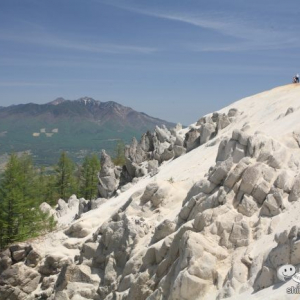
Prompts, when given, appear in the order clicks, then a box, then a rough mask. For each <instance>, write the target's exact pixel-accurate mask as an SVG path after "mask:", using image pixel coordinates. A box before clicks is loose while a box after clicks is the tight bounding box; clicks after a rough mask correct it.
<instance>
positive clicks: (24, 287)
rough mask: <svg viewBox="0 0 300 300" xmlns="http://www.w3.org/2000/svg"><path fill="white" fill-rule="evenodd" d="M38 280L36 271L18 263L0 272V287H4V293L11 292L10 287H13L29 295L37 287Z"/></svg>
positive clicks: (38, 276) (38, 275)
mask: <svg viewBox="0 0 300 300" xmlns="http://www.w3.org/2000/svg"><path fill="white" fill-rule="evenodd" d="M40 278H41V275H40V274H39V273H38V272H37V271H36V270H34V269H32V268H29V267H27V266H26V265H25V264H24V263H22V262H20V263H16V264H14V265H12V266H11V267H10V268H8V269H6V270H5V271H4V272H2V274H1V275H0V285H1V286H2V287H3V286H4V292H5V291H7V290H11V287H13V288H18V289H19V290H20V291H21V292H23V293H25V294H30V293H31V292H33V291H34V290H35V289H36V288H37V287H38V284H39V281H40ZM21 294H22V293H21ZM0 299H1V296H0ZM17 299H22V298H17Z"/></svg>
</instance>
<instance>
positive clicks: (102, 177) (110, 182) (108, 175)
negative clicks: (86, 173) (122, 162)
mask: <svg viewBox="0 0 300 300" xmlns="http://www.w3.org/2000/svg"><path fill="white" fill-rule="evenodd" d="M120 173H121V170H120V169H119V168H118V167H116V166H115V165H114V163H113V162H112V160H111V158H110V156H109V155H108V154H106V152H105V150H102V152H101V170H100V173H99V185H98V190H99V196H100V197H102V198H110V197H111V196H112V195H113V194H114V193H115V191H116V190H117V188H118V186H119V181H120Z"/></svg>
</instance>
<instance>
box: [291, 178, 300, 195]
mask: <svg viewBox="0 0 300 300" xmlns="http://www.w3.org/2000/svg"><path fill="white" fill-rule="evenodd" d="M299 198H300V175H298V176H297V177H296V179H295V181H294V184H293V187H292V189H291V193H290V195H289V201H297V200H298V199H299Z"/></svg>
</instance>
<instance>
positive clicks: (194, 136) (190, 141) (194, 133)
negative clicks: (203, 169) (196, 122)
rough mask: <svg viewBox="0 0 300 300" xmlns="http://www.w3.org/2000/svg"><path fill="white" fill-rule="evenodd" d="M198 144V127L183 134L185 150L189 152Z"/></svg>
mask: <svg viewBox="0 0 300 300" xmlns="http://www.w3.org/2000/svg"><path fill="white" fill-rule="evenodd" d="M198 146H200V132H199V130H198V129H196V128H192V129H191V130H190V131H189V132H187V133H186V135H185V139H184V147H185V148H186V151H187V152H189V151H191V150H193V149H195V148H197V147H198Z"/></svg>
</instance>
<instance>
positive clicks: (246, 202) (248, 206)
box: [238, 195, 258, 217]
mask: <svg viewBox="0 0 300 300" xmlns="http://www.w3.org/2000/svg"><path fill="white" fill-rule="evenodd" d="M257 210H258V206H257V203H256V202H255V201H254V199H253V197H252V196H249V195H244V197H243V199H242V201H241V203H240V204H239V206H238V211H239V212H240V213H242V214H243V215H245V216H247V217H251V216H252V215H253V214H254V213H255V212H256V211H257Z"/></svg>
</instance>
